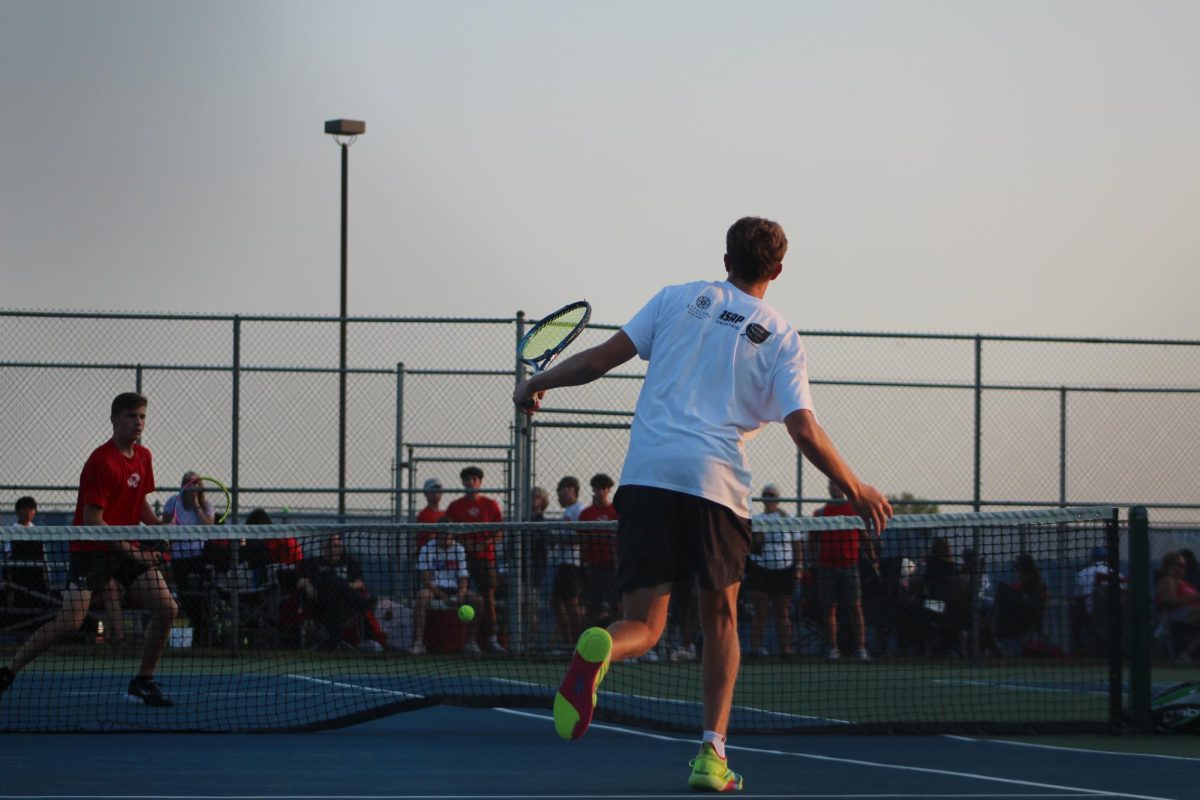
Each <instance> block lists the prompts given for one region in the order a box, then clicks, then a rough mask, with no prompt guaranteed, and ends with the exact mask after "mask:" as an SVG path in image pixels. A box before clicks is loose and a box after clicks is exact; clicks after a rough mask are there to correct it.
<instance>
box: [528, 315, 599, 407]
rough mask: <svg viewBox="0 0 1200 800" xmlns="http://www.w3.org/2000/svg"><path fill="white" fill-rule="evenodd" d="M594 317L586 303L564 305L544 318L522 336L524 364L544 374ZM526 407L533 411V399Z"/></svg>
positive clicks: (529, 400)
mask: <svg viewBox="0 0 1200 800" xmlns="http://www.w3.org/2000/svg"><path fill="white" fill-rule="evenodd" d="M591 318H592V306H591V304H590V303H588V301H586V300H580V301H579V302H577V303H571V304H570V305H566V306H563V307H562V308H560V309H559V310H558V311H555V312H554V313H553V314H550V315H549V316H547V317H543V318H542V319H541V321H539V322H538V323H537V324H536V325H534V326H533V327H532V328H530V329H529V331H528V332H527V333H526V334H525V335H524V336H522V337H521V341H520V343H518V344H517V358H518V359H519V360H520V361H521V363H522V364H527V365H529V366H530V367H533V371H534V372H542V371H543V370H545V369H546V367H548V366H550V365H551V364H552V363H554V359H556V358H558V357H559V356H560V355H561V354H562V351H563V350H566V349H567V347H568V346H569V345H570V344H571V342H573V341H575V339H576V337H578V336H579V334H580V333H582V332H583V329H584V328H586V327H587V324H588V320H590V319H591ZM524 405H525V408H532V407H533V398H530V399H528V400H526V401H525V403H524Z"/></svg>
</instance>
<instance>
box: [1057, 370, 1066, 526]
mask: <svg viewBox="0 0 1200 800" xmlns="http://www.w3.org/2000/svg"><path fill="white" fill-rule="evenodd" d="M1058 505H1059V506H1060V507H1064V508H1065V507H1066V505H1067V387H1065V386H1063V387H1062V388H1060V389H1059V390H1058Z"/></svg>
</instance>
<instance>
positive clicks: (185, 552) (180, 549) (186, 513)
mask: <svg viewBox="0 0 1200 800" xmlns="http://www.w3.org/2000/svg"><path fill="white" fill-rule="evenodd" d="M176 505H178V506H179V514H178V517H179V522H178V524H180V525H203V524H204V520H202V519H200V513H199V511H197V509H195V508H188V507H187V506H185V505H183V504H182V503H181V502H180V501H179V495H177V494H173V495H171V496H170V497H168V498H167V502H165V503H163V516H164V517H168V518H171V519H173V518H175V516H176V513H175V506H176ZM204 513H205V514H207V515H208V518H209V519H212V515H213V505H212V503H210V502H208V501H207V500H205V501H204ZM203 552H204V542H202V541H199V540H195V539H193V540H191V541H174V540H172V541H171V557H172V558H195V557H196V556H199V555H200V554H201V553H203Z"/></svg>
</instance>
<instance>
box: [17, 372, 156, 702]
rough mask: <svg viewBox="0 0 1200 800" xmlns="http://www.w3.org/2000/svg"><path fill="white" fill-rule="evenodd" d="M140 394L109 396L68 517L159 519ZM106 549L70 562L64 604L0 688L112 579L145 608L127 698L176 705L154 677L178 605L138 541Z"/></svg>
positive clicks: (99, 521) (73, 624)
mask: <svg viewBox="0 0 1200 800" xmlns="http://www.w3.org/2000/svg"><path fill="white" fill-rule="evenodd" d="M146 405H147V401H146V398H145V397H142V396H141V395H140V394H135V393H133V392H126V393H124V394H120V395H117V397H116V398H115V399H114V400H113V402H112V416H111V420H112V427H113V435H112V438H111V439H110V440H109V441H107V442H105V443H104V444H102V445H100V446H99V447H97V448H96V449H95V451H93V452H92V454H91V456H89V457H88V460H87V463H86V464H84V465H83V471H82V472H81V473H80V475H79V498H78V500H77V502H76V505H75V518H74V519H73V520H72V521H71V524H72V525H137V524H138V523H142V524H143V525H160V524H162V523H161V522H160V520H159V519H158V517H157V515H155V513H154V509H153V508H152V507H151V506H150V503H149V501H147V500H146V496H147V495H148V494H150V493H151V492H153V491H154V465H153V459H152V457H151V455H150V451H149V450H147V449H146V448H145V447H142V445H141V444H140V443H139V442H140V440H141V438H142V429H143V428H144V427H145V425H146ZM103 544H105V546H106V547H107V551H103V550H96V551H95V552H94V556H93V557H89V558H86V559H76V560H73V562H72V570H71V576H70V578H69V580H68V583H67V588H66V590H65V591H64V592H63V595H62V600H63V604H62V610H61V611H60V612H59V613H58V616H56V617H55V618H54V619H52V620H50V621H49V622H47V623H46V624H45V625H43V626H42V627H41V628H38V629H37V630H36V631H34V632H33V635H32V636H30V637H29V639H28V640H26V642H25V644H24V645H23V646H22V647H21V649H20V650H18V651H17V654H16V655H15V656H14V657H13V660H12V663H11V664H9V666H8V667H4V668H0V693H3V692H4V690H5V689H7V688H8V687H9V685H11V684H12V682H13V679H14V677H15V676H16V674H17V673H18V672H20V671H21V670H22V669H23V668H24V667H25V666H26V665H28V664H29V662H31V661H33V660H34V659H35V658H37V657H38V656H39V655H41V654H42V653H43V652H45V651H46V650H47V649H48V648H49V647H50V646H51V645H53V644H54V643H55V642H57V641H58V640H59V639H61V638H63V637H64V636H67V635H69V634H72V633H74V632H75V631H77V630H79V628H80V627H81V626H82V625H83V621H84V619H85V617H86V616H87V610H88V607H89V606H91V604H92V594H93V593H94V592H97V591H101V590H103V588H104V587H105V586H107V585H108V583H109V581H110V580H116V581H117V583H119V584H120V585H121V586H123V587H124V588H125V589H126V590H127V591H128V592H129V593H130V595H132V596H133V597H134V598H135V599H137V600H138V602H140V603H141V606H142V607H143V608H145V609H146V610H147V611H149V612H150V624H149V625H148V626H147V628H146V636H145V647H144V649H143V651H142V663H141V667H140V669H139V670H138V674H137V675H136V676H135V677H134V678H133V680H132V681H130V683H129V698H130V699H131V700H136V701H140V702H143V703H145V704H146V705H148V706H170V705H174V703H172V702H171V699H170V698H169V697H167V696H166V695H165V694H163V691H162V689H161V688H160V687H159V685H158V684H157V683H156V682H155V680H154V669H155V667H157V666H158V660H159V658H160V657H161V656H162V651H163V647H165V646H166V643H167V637H168V635H169V634H170V632H171V624H172V623H173V622H174V621H175V615H176V613H178V608H177V607H176V605H175V600H174V599H172V597H171V591H170V589H169V588H167V581H166V579H165V578H164V577H163V573H162V571H161V570H160V569H159V567H158V554H157V553H155V552H150V551H146V550H142V549H140V548H139V547H138V546H137V543H136V542H130V541H113V542H104V543H103Z"/></svg>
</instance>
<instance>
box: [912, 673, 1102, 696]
mask: <svg viewBox="0 0 1200 800" xmlns="http://www.w3.org/2000/svg"><path fill="white" fill-rule="evenodd" d="M932 683H942V684H947V685H949V686H985V687H988V688H991V689H1012V690H1013V691H1018V692H1043V693H1049V694H1098V695H1100V696H1101V697H1108V690H1107V689H1104V690H1100V689H1084V690H1080V689H1052V688H1050V687H1048V686H1028V685H1026V684H1023V683H1000V682H998V681H967V680H945V679H942V678H934V679H933V681H932Z"/></svg>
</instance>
